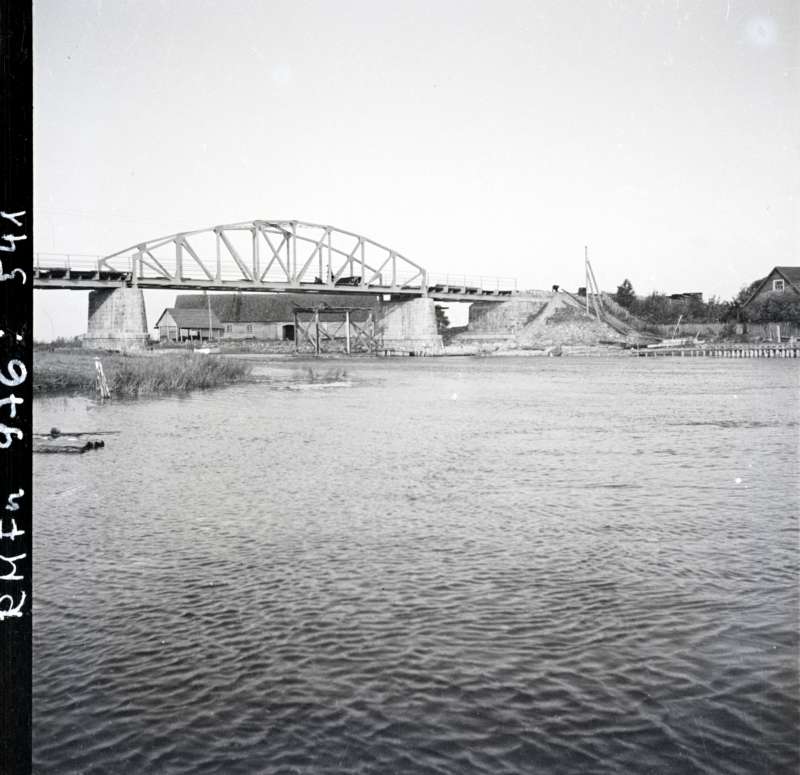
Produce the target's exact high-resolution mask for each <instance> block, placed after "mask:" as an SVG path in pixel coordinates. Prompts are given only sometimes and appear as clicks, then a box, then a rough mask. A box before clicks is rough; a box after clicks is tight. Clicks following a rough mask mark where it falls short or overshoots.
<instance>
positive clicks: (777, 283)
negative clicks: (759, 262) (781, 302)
mask: <svg viewBox="0 0 800 775" xmlns="http://www.w3.org/2000/svg"><path fill="white" fill-rule="evenodd" d="M772 290H773V291H782V290H783V280H773V281H772Z"/></svg>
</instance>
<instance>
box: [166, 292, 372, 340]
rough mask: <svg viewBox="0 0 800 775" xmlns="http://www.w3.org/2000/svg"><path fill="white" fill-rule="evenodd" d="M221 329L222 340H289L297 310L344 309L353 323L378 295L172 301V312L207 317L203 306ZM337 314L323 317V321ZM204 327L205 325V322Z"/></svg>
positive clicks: (272, 295) (231, 295)
mask: <svg viewBox="0 0 800 775" xmlns="http://www.w3.org/2000/svg"><path fill="white" fill-rule="evenodd" d="M209 303H210V305H211V310H212V312H213V314H214V316H215V318H216V320H218V321H219V325H220V326H222V329H223V331H222V338H223V339H228V340H232V339H234V340H235V339H258V340H262V341H278V342H279V341H293V340H294V338H295V330H294V313H295V311H296V310H297V309H303V308H308V307H318V306H321V305H322V306H326V307H331V308H341V307H348V308H350V309H351V310H352V313H351V317H352V320H354V321H355V322H362V321H363V320H365V319H366V318H367V315H368V313H369V311H370V310H371V309H375V308H376V306H377V304H378V296H371V295H368V294H355V293H354V294H337V293H308V294H305V293H219V294H209V295H208V296H205V295H201V294H182V295H179V296H177V297H176V298H175V310H177V311H182V312H192V313H194V312H197V313H198V314H203V315H206V318H208V312H207V309H208V308H207V305H208V304H209ZM327 317H330V318H331V320H333V318H336V319H337V320H338V319H339V318H341V315H329V316H323V320H325V322H326V323H327V322H329V321H327V319H326V318H327ZM206 325H208V323H206Z"/></svg>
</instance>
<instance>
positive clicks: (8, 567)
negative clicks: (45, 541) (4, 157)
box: [0, 210, 28, 622]
mask: <svg viewBox="0 0 800 775" xmlns="http://www.w3.org/2000/svg"><path fill="white" fill-rule="evenodd" d="M23 215H25V212H24V211H20V212H15V213H7V212H5V211H3V210H0V218H3V219H5V220H8V221H11V223H13V224H14V226H17V227H20V228H21V227H22V221H21V220H20V218H21V217H22V216H23ZM24 239H27V235H26V234H3V235H2V237H0V241H5V242H6V243H8V244H6V245H2V244H0V251H5V252H9V253H13V252H14V251H15V250H16V243H17V242H18V241H20V240H24ZM14 279H19V280H21V281H22V284H23V285H25V284H26V283H27V281H28V278H27V275H26V274H25V272H24V271H23V270H22V269H12V270H11V271H10V272H9V273H8V274H6V273H5V272H4V271H3V265H2V263H0V282H6V281H8V280H14ZM17 339H19V337H17ZM6 370H7V372H8V374H7V375H6V374H4V373H3V372H2V371H0V383H2V384H3V385H4V386H5V387H10V388H13V387H17V386H18V385H22V384H23V383H24V382H25V380H26V379H27V378H28V369H27V368H26V367H25V364H24V363H23V362H22V361H19V360H17V359H15V358H12V359H11V360H9V361H8V363H7V365H6ZM24 403H25V399H24V398H18V397H17V396H15V395H14V394H13V393H11V394H10V395H8V396H5V397H3V398H0V409H7V410H8V414H9V417H10V418H11V419H14V418H16V416H17V406H20V405H21V404H24ZM22 437H23V433H22V431H21V430H20V429H19V428H15V427H9V426H8V425H6V424H5V423H0V449H8V448H9V447H10V446H11V445H12V444H13V443H14V439H16V440H20V439H22ZM24 496H25V491H24V490H22V489H18V490H17V491H16V492H12V493H10V494H9V495H8V496H7V499H6V500H7V503H6V507H5V510H6V511H11V512H14V511H19V508H20V507H19V503H17V501H18V500H20V499H21V498H23V497H24ZM6 519H8V520H9V521H10V522H11V529H10V530H6V524H5V521H6ZM22 535H25V531H24V530H20V529H19V527H17V521H16V519H14V518H13V517H8V518H5V519H4V518H2V517H0V573H2V574H3V575H0V581H4V582H19V581H23V580H24V578H25V577H24V576H23V575H22V574H21V573H20V570H19V567H18V566H17V563H18V562H20V561H21V560H25V559H26V558H27V556H28V555H27V553H23V554H16V555H15V554H13V553H12V552H13V549H11V550H9V549H7V548H6V543H5V542H6V541H11V542H13V541H15V540H16V538H17V536H22ZM6 552H8V554H6ZM25 598H26V595H25V590H20V592H19V597H18V598H17V597H16V596H15V595H14V594H9V593H5V594H0V622H3V621H5V620H6V619H9V618H13V617H21V616H22V607H23V605H25Z"/></svg>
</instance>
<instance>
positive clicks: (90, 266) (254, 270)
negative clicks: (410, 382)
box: [35, 220, 514, 299]
mask: <svg viewBox="0 0 800 775" xmlns="http://www.w3.org/2000/svg"><path fill="white" fill-rule="evenodd" d="M35 285H36V287H40V288H46V287H50V288H56V287H57V288H103V287H113V286H123V285H124V286H140V287H142V288H176V289H183V290H188V289H192V288H196V289H205V290H243V291H244V290H249V291H253V290H260V291H273V292H275V291H310V292H328V293H329V292H331V291H334V292H337V293H341V292H346V293H370V294H380V293H390V294H393V295H408V296H433V297H434V298H451V299H452V298H454V297H466V298H471V299H474V298H475V297H483V298H487V297H488V298H490V299H491V298H492V297H495V298H497V297H504V296H509V295H511V294H512V293H513V292H514V290H513V288H514V282H513V280H505V281H502V282H501V280H500V279H499V278H483V277H481V278H466V277H462V276H453V278H452V280H451V278H450V277H449V276H448V277H447V278H437V279H435V280H431V278H430V277H429V276H428V273H427V271H426V270H425V269H424V268H423V267H421V266H420V265H419V264H416V263H414V262H413V261H411V260H410V259H408V258H406V257H405V256H403V255H401V254H400V253H398V252H397V251H395V250H392V249H391V248H389V247H386V246H385V245H381V244H380V243H378V242H375V241H374V240H371V239H369V238H367V237H364V236H362V235H360V234H355V233H354V232H350V231H345V230H343V229H337V228H335V227H333V226H323V225H320V224H314V223H306V222H304V221H268V220H255V221H248V222H246V223H236V224H230V225H227V226H214V227H212V228H208V229H200V230H197V231H190V232H183V233H180V234H173V235H171V236H168V237H161V238H158V239H154V240H150V241H148V242H142V243H139V244H137V245H133V246H131V247H129V248H126V249H125V250H121V251H119V252H117V253H113V254H111V255H108V256H105V257H103V258H100V259H97V260H94V259H91V258H90V257H85V256H84V257H78V258H75V257H70V256H66V257H65V256H47V255H45V254H39V255H38V256H37V262H36V266H35Z"/></svg>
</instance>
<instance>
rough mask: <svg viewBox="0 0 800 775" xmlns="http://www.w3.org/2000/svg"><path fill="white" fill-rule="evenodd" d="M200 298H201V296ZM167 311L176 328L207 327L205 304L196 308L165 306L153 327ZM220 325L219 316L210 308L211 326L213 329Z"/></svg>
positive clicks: (156, 325) (220, 326) (156, 326)
mask: <svg viewBox="0 0 800 775" xmlns="http://www.w3.org/2000/svg"><path fill="white" fill-rule="evenodd" d="M200 298H201V299H202V296H201V297H200ZM167 313H169V314H170V315H171V316H172V319H173V320H174V321H175V325H176V326H177V327H178V328H201V329H202V328H205V329H208V328H209V325H208V307H207V306H204V307H203V308H198V309H178V308H176V307H167V309H165V310H164V311H163V312H162V313H161V317H159V319H158V320H157V321H156V324H155V326H154V328H158V325H159V323H161V318H163V317H164V315H166V314H167ZM222 327H223V326H222V323H220V322H219V318H218V317H217V316H216V314H214V311H213V310H212V312H211V328H212V329H214V328H222Z"/></svg>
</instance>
